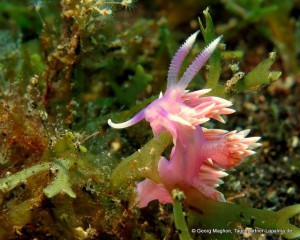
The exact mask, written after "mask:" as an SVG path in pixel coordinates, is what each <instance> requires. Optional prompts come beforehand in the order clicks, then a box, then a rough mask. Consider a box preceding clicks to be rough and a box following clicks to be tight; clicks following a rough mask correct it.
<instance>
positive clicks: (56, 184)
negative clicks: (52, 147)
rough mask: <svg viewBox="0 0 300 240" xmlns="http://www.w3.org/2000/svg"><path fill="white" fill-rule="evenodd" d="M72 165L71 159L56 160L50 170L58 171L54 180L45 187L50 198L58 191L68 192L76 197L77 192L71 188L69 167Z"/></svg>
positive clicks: (45, 191)
mask: <svg viewBox="0 0 300 240" xmlns="http://www.w3.org/2000/svg"><path fill="white" fill-rule="evenodd" d="M71 165H72V162H71V161H67V160H60V161H58V160H56V161H54V166H52V167H51V169H50V171H54V172H56V177H55V179H54V180H53V182H52V183H51V184H50V185H48V186H47V187H46V188H45V189H44V193H45V195H46V196H47V197H48V198H52V197H54V196H55V195H56V194H58V193H66V194H68V195H69V196H70V197H72V198H75V197H76V194H75V192H74V191H73V190H72V188H71V184H70V177H69V172H68V171H69V168H70V166H71Z"/></svg>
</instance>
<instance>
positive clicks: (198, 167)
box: [108, 32, 259, 207]
mask: <svg viewBox="0 0 300 240" xmlns="http://www.w3.org/2000/svg"><path fill="white" fill-rule="evenodd" d="M197 34H198V32H196V33H194V34H193V35H191V36H190V37H189V38H188V39H187V40H186V42H185V43H184V44H183V45H182V46H181V47H180V48H179V50H178V51H177V52H176V54H175V56H174V57H173V59H172V61H171V64H170V68H169V72H168V85H167V90H166V92H165V94H164V95H163V96H160V97H159V98H158V99H156V100H155V101H153V102H152V103H151V104H150V105H149V106H147V107H146V108H145V109H143V110H142V111H141V112H139V113H138V114H137V115H135V116H134V117H133V118H132V119H130V120H128V121H127V122H124V123H119V124H115V123H113V122H112V121H111V120H110V119H109V121H108V124H109V125H110V126H111V127H114V128H125V127H129V126H131V125H134V124H136V123H137V122H139V121H141V120H142V119H145V120H146V121H147V122H149V123H150V125H151V128H152V131H153V133H154V136H157V135H159V134H160V133H162V132H169V133H170V134H171V135H172V137H173V143H174V147H173V149H172V152H171V154H170V160H167V159H166V158H164V157H161V159H160V161H159V164H158V171H159V174H160V177H161V183H155V182H153V181H152V180H150V179H146V180H144V181H142V182H140V183H138V185H137V192H138V197H137V202H138V204H139V206H140V207H145V206H147V205H148V203H149V202H150V201H152V200H155V199H158V200H159V201H160V202H161V203H171V202H172V197H171V195H170V192H171V191H172V189H174V188H178V187H179V188H180V189H181V190H182V191H184V190H185V188H187V187H190V186H192V187H194V188H196V189H198V190H199V191H200V192H202V193H203V194H204V195H206V196H208V197H210V198H212V199H216V200H218V201H225V198H224V196H223V194H222V193H220V192H219V191H217V190H216V189H215V188H216V187H218V186H219V184H222V183H223V181H222V180H221V179H220V178H222V177H225V176H227V173H225V172H224V171H223V168H225V169H228V168H232V167H234V166H236V165H238V164H239V163H240V162H241V161H242V159H243V158H244V157H245V156H248V155H251V154H254V151H252V150H251V149H254V148H255V147H257V146H259V144H258V143H256V142H257V141H258V140H259V138H257V137H252V138H246V136H247V135H248V133H249V130H245V131H241V132H239V133H238V132H236V131H233V132H227V131H225V130H219V129H211V130H208V129H204V128H201V127H200V126H199V125H200V124H203V123H205V122H207V121H209V120H210V119H211V118H212V119H215V120H217V121H220V122H224V120H223V118H222V117H221V115H222V114H231V113H233V112H234V110H233V109H230V108H228V107H230V106H231V105H232V103H231V102H230V101H228V100H225V99H222V98H219V97H212V96H203V95H205V94H206V93H208V92H209V91H210V89H202V90H199V91H194V92H188V91H186V90H185V89H186V87H187V86H188V84H189V82H190V81H191V80H192V79H193V78H194V77H195V75H196V74H197V72H198V71H199V70H200V68H201V67H202V66H203V65H204V64H205V62H206V61H207V60H208V59H209V57H210V56H211V54H212V53H213V51H214V49H215V48H216V47H217V45H218V43H219V41H220V39H221V38H220V37H219V38H217V39H216V40H214V41H213V42H212V43H211V44H209V45H208V46H207V47H206V48H205V49H204V50H203V51H202V53H200V54H199V55H198V56H197V57H196V58H195V60H194V61H193V62H192V64H191V65H190V66H189V67H188V68H187V70H186V71H185V72H184V74H183V76H182V77H181V78H180V80H178V72H179V69H180V67H181V64H182V62H183V60H184V58H185V57H186V55H187V54H188V52H189V51H190V49H191V47H192V45H193V43H194V41H195V39H196V36H197Z"/></svg>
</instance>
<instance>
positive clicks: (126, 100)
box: [111, 65, 152, 105]
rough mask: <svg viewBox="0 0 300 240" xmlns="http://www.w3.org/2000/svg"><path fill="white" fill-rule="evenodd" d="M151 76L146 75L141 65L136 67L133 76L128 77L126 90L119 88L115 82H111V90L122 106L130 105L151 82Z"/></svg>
mask: <svg viewBox="0 0 300 240" xmlns="http://www.w3.org/2000/svg"><path fill="white" fill-rule="evenodd" d="M151 80H152V76H151V75H150V74H147V73H146V72H145V70H144V68H143V66H142V65H137V66H136V68H135V74H134V75H133V76H132V77H129V83H128V84H129V85H128V86H126V88H124V87H122V86H119V85H118V84H117V83H115V82H111V85H112V88H113V90H114V91H115V93H116V94H117V97H118V99H119V101H120V102H122V104H125V105H130V104H131V103H133V102H134V101H135V99H136V98H137V96H138V95H139V94H140V93H141V92H142V91H143V90H144V89H145V88H146V86H147V85H148V84H149V82H151Z"/></svg>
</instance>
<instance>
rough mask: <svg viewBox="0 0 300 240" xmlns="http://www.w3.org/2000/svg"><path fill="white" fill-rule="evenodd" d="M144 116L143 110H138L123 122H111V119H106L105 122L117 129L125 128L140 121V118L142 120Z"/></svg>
mask: <svg viewBox="0 0 300 240" xmlns="http://www.w3.org/2000/svg"><path fill="white" fill-rule="evenodd" d="M144 117H145V115H144V111H140V112H139V113H138V114H136V115H135V116H134V117H133V118H131V119H129V120H128V121H126V122H123V123H113V122H112V121H111V119H108V121H107V123H108V125H109V126H111V127H113V128H117V129H121V128H127V127H130V126H132V125H134V124H136V123H138V122H140V121H141V120H143V119H144Z"/></svg>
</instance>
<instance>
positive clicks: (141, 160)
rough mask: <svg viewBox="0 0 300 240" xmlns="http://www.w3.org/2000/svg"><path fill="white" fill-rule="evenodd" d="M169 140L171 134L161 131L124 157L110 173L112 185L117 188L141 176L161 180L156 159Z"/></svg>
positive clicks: (141, 177)
mask: <svg viewBox="0 0 300 240" xmlns="http://www.w3.org/2000/svg"><path fill="white" fill-rule="evenodd" d="M171 142H172V138H171V136H170V135H169V134H168V133H162V134H160V135H159V136H158V137H157V138H154V139H152V140H150V141H149V142H148V143H147V144H145V145H144V146H143V147H142V148H141V149H140V150H138V151H137V152H135V153H134V154H132V155H130V156H129V157H127V158H125V159H124V160H123V161H122V162H121V163H120V164H119V165H118V166H117V168H116V169H115V170H114V171H113V173H112V175H111V184H112V186H113V187H114V188H117V187H120V186H122V185H123V184H128V183H129V182H133V181H137V180H139V179H143V178H151V179H152V180H153V181H155V182H157V183H159V182H161V180H160V177H159V173H158V169H157V166H158V161H159V159H160V157H161V155H162V153H163V152H164V150H165V149H166V148H167V146H168V145H169V144H170V143H171Z"/></svg>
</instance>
